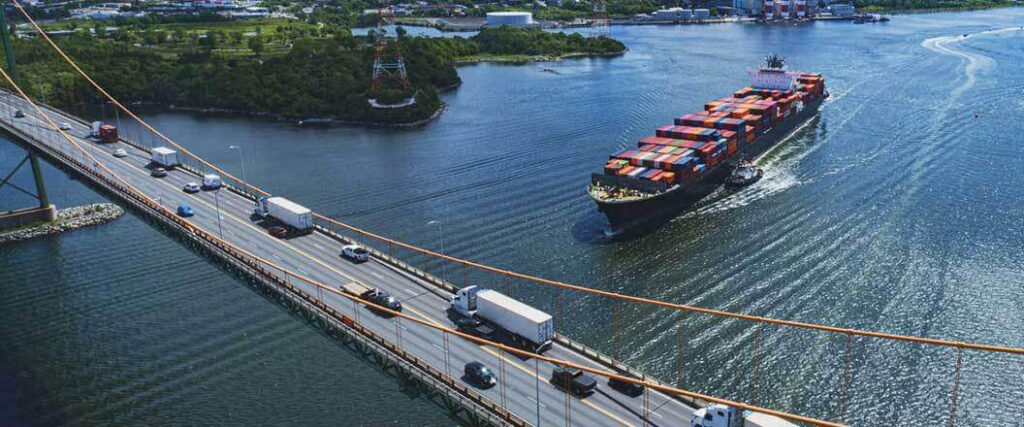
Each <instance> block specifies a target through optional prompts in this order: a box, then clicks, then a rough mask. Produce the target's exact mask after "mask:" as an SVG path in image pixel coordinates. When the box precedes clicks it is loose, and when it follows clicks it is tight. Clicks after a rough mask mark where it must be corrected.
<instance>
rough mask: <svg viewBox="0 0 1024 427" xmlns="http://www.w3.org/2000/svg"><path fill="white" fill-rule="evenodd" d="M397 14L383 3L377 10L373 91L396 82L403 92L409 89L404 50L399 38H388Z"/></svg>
mask: <svg viewBox="0 0 1024 427" xmlns="http://www.w3.org/2000/svg"><path fill="white" fill-rule="evenodd" d="M394 22H395V14H394V12H393V11H392V9H391V6H389V5H387V4H386V3H384V2H382V3H381V5H380V8H378V9H377V33H376V38H377V39H376V40H374V43H373V48H374V51H375V57H374V60H373V83H372V84H371V89H372V90H373V91H376V90H377V89H379V88H380V87H381V86H382V85H383V84H384V83H385V82H388V81H396V82H397V83H398V84H399V85H400V86H401V87H402V89H403V90H408V89H409V73H408V72H406V70H405V60H404V59H402V48H401V46H400V45H399V40H398V37H394V38H391V37H388V32H387V29H386V28H385V27H386V26H387V25H390V24H394Z"/></svg>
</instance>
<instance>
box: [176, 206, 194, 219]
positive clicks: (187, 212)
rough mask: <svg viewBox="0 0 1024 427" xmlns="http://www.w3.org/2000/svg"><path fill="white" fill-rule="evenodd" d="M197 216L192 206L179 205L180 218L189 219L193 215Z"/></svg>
mask: <svg viewBox="0 0 1024 427" xmlns="http://www.w3.org/2000/svg"><path fill="white" fill-rule="evenodd" d="M195 214H196V213H195V211H193V210H192V207H191V206H189V205H178V216H181V217H185V218H188V217H190V216H192V215H195Z"/></svg>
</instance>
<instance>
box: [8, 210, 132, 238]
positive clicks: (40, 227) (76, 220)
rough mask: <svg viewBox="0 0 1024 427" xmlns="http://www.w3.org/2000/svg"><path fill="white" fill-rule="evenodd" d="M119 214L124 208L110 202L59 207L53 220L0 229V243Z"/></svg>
mask: <svg viewBox="0 0 1024 427" xmlns="http://www.w3.org/2000/svg"><path fill="white" fill-rule="evenodd" d="M121 215H124V209H121V207H120V206H117V205H115V204H112V203H93V204H88V205H82V206H75V207H70V208H65V209H59V210H57V219H56V220H55V221H54V222H49V223H36V224H30V225H27V226H25V227H19V228H15V229H11V230H2V231H0V245H5V244H8V243H15V242H21V241H25V240H29V239H33V238H36V237H41V236H47V235H51V234H59V233H64V232H68V231H73V230H77V229H80V228H85V227H90V226H93V225H100V224H106V223H108V222H111V221H113V220H115V219H118V218H120V217H121Z"/></svg>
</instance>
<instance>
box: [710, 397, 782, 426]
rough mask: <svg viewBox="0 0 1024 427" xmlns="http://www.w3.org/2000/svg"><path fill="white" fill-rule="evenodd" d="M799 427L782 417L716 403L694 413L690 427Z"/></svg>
mask: <svg viewBox="0 0 1024 427" xmlns="http://www.w3.org/2000/svg"><path fill="white" fill-rule="evenodd" d="M753 426H758V427H797V426H796V424H793V423H791V422H789V421H786V420H784V419H782V418H779V417H776V416H772V415H768V414H762V413H760V412H753V411H740V410H739V409H737V408H735V407H732V406H729V405H723V404H721V403H716V404H713V405H711V406H708V407H706V408H700V409H698V410H697V411H696V412H694V413H693V418H692V419H690V427H753Z"/></svg>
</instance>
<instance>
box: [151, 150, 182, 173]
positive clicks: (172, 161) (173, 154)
mask: <svg viewBox="0 0 1024 427" xmlns="http://www.w3.org/2000/svg"><path fill="white" fill-rule="evenodd" d="M149 160H150V161H152V162H153V164H156V165H160V166H163V167H165V168H173V167H175V166H177V165H179V164H180V163H179V162H178V152H177V151H174V150H172V149H170V148H167V147H156V148H154V149H153V151H151V152H150V153H149Z"/></svg>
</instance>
